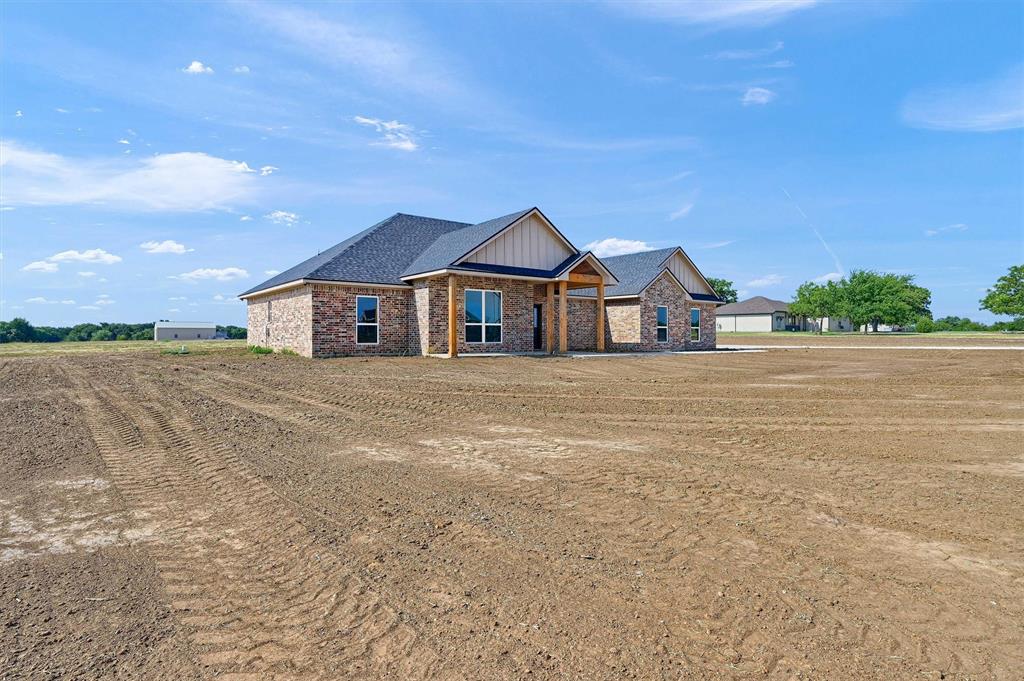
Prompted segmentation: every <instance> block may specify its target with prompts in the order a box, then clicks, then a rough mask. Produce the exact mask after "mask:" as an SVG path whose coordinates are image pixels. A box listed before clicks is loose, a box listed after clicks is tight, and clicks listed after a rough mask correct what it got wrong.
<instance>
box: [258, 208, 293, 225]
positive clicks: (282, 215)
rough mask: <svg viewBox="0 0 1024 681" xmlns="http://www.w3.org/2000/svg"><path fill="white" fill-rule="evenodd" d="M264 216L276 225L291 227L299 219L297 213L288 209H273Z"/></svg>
mask: <svg viewBox="0 0 1024 681" xmlns="http://www.w3.org/2000/svg"><path fill="white" fill-rule="evenodd" d="M263 217H265V218H266V219H267V220H270V221H271V222H273V223H274V224H276V225H287V226H289V227H292V226H294V225H295V223H296V222H298V221H299V216H298V215H296V214H295V213H289V212H288V211H286V210H272V211H270V212H269V213H267V214H266V215H264V216H263Z"/></svg>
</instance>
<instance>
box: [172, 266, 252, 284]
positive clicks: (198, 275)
mask: <svg viewBox="0 0 1024 681" xmlns="http://www.w3.org/2000/svg"><path fill="white" fill-rule="evenodd" d="M248 276H249V273H248V272H246V271H245V270H243V269H242V268H241V267H222V268H220V269H215V268H212V267H203V268H200V269H197V270H192V271H191V272H185V273H184V274H179V275H178V276H177V278H178V279H184V280H185V281H199V280H201V279H216V280H217V281H233V280H235V279H244V278H245V277H248Z"/></svg>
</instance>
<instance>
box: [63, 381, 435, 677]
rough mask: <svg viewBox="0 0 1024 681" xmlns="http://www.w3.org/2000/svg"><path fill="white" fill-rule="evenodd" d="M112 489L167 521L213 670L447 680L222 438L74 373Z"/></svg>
mask: <svg viewBox="0 0 1024 681" xmlns="http://www.w3.org/2000/svg"><path fill="white" fill-rule="evenodd" d="M71 378H72V381H73V384H74V385H75V387H76V388H77V389H76V393H77V395H78V396H79V402H80V404H81V406H82V408H83V410H84V413H85V418H86V421H87V424H88V426H89V428H90V429H91V431H92V433H93V435H94V439H95V441H96V443H97V446H98V447H99V450H100V453H101V455H102V457H103V459H104V461H105V462H106V464H107V466H108V467H109V469H110V471H111V475H112V478H113V479H114V482H115V484H116V485H117V486H118V488H119V489H120V490H121V492H122V494H124V496H125V498H126V499H128V500H129V502H130V503H131V504H132V505H133V506H134V507H135V509H136V510H137V511H138V512H139V513H140V515H142V516H143V517H148V518H150V519H151V520H153V521H154V522H155V523H156V524H157V526H158V527H159V528H160V529H159V530H158V536H159V538H160V539H161V540H162V541H161V542H160V543H159V544H156V545H155V546H154V551H155V552H156V554H157V555H156V562H157V566H158V570H159V572H160V575H161V577H162V579H163V581H164V582H165V584H166V590H167V593H168V595H169V597H170V598H171V606H172V609H173V610H174V611H175V612H176V613H177V615H178V617H179V618H180V619H181V621H182V622H183V623H185V624H186V625H188V626H190V627H192V628H193V630H194V633H193V634H192V637H191V640H192V642H193V643H194V644H195V645H196V647H197V649H198V650H199V651H200V656H199V659H200V662H201V663H203V664H204V665H206V666H208V667H209V668H211V670H213V671H216V672H217V673H218V674H221V673H225V674H226V673H231V674H248V675H251V676H253V678H268V677H271V676H275V675H286V676H289V677H305V678H347V677H362V676H370V677H374V678H401V679H406V678H430V677H439V676H446V674H445V673H444V670H443V669H442V667H441V663H440V659H439V657H438V655H437V653H436V652H435V651H434V650H432V649H431V647H430V646H429V645H428V644H427V643H426V642H425V641H424V640H423V639H422V637H420V636H419V634H418V633H417V632H416V631H415V630H414V629H412V628H411V627H410V626H409V625H407V624H406V623H404V622H402V621H401V618H400V616H399V614H398V613H397V612H396V611H395V610H394V608H392V607H390V606H389V605H388V604H387V603H385V602H384V601H383V599H382V598H381V596H380V595H379V594H377V593H375V592H373V591H372V590H371V589H369V588H368V587H367V586H366V585H365V584H364V583H363V581H362V580H361V579H360V578H359V577H358V575H355V574H354V573H352V572H351V570H349V569H348V568H347V567H346V566H345V565H344V564H343V562H342V560H341V559H340V557H338V556H335V555H334V554H332V553H331V552H330V551H329V550H327V549H325V548H323V547H319V546H317V545H316V544H315V542H314V540H313V539H312V537H311V536H310V534H309V533H308V531H306V530H305V528H304V527H303V526H302V524H301V523H300V522H299V520H298V518H297V517H296V516H295V515H294V514H293V513H292V512H290V511H289V509H288V508H287V506H286V505H285V504H284V503H283V502H282V500H281V499H280V498H278V497H277V496H276V495H275V494H274V492H273V491H272V490H271V489H269V488H268V487H266V485H264V484H263V483H262V482H261V481H259V480H258V479H256V478H255V477H254V476H252V475H249V474H247V473H246V472H245V470H244V468H243V467H242V465H241V464H240V462H238V461H237V459H235V457H234V455H233V454H232V453H231V452H230V451H229V450H228V449H227V448H226V447H225V446H224V445H223V444H221V443H218V442H210V443H203V444H200V443H197V442H196V441H194V440H193V438H192V437H191V436H190V430H191V428H190V424H189V423H188V422H187V421H185V420H184V419H183V418H182V417H181V416H180V415H178V414H175V413H174V411H173V410H168V409H167V406H166V403H165V402H161V403H159V404H160V406H159V407H158V406H157V404H158V403H157V402H155V401H152V400H151V397H157V396H150V395H145V394H133V395H126V394H124V393H122V392H120V391H118V390H114V389H111V388H109V387H107V386H104V385H101V384H95V383H93V382H92V381H91V380H90V378H89V377H88V376H87V375H86V374H84V373H81V372H78V371H76V372H74V373H73V374H72V377H71Z"/></svg>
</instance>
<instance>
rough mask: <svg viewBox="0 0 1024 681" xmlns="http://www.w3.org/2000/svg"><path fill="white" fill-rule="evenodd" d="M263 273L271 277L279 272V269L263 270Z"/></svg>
mask: <svg viewBox="0 0 1024 681" xmlns="http://www.w3.org/2000/svg"><path fill="white" fill-rule="evenodd" d="M263 274H265V275H267V276H268V277H272V276H274V275H275V274H281V270H263Z"/></svg>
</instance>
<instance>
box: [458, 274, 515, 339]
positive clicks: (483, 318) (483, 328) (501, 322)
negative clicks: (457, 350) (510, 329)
mask: <svg viewBox="0 0 1024 681" xmlns="http://www.w3.org/2000/svg"><path fill="white" fill-rule="evenodd" d="M470 291H479V292H480V323H479V324H477V323H476V322H468V321H466V309H467V307H468V306H467V305H466V294H467V293H469V292H470ZM488 293H497V294H498V323H497V324H495V323H493V322H491V323H488V322H487V294H488ZM470 326H479V327H480V340H478V341H471V340H469V334H468V333H466V331H467V330H468V329H469V327H470ZM488 326H497V327H498V340H496V341H489V340H487V327H488ZM462 339H463V340H464V341H465V342H466V345H501V344H502V343H503V342H504V341H505V294H504V291H502V290H501V289H496V288H464V289H462Z"/></svg>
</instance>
